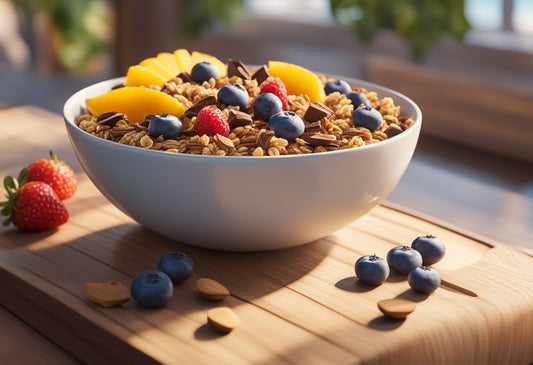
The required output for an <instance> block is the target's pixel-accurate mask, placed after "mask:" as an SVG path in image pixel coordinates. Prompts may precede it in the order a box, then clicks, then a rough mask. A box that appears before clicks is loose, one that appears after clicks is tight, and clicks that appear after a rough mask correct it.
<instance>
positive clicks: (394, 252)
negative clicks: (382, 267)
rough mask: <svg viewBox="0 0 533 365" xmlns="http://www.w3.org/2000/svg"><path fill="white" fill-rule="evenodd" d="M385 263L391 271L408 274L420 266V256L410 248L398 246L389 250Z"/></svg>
mask: <svg viewBox="0 0 533 365" xmlns="http://www.w3.org/2000/svg"><path fill="white" fill-rule="evenodd" d="M387 262H388V263H389V266H390V268H391V269H392V270H394V271H397V272H399V273H400V274H408V273H409V271H411V270H413V269H415V268H417V267H419V266H421V265H422V255H421V254H420V252H418V251H417V250H413V249H412V248H411V247H407V246H398V247H394V248H391V249H390V250H389V252H388V253H387Z"/></svg>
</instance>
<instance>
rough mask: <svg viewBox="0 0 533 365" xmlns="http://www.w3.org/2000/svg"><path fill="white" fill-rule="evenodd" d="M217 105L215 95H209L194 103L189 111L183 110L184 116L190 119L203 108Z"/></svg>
mask: <svg viewBox="0 0 533 365" xmlns="http://www.w3.org/2000/svg"><path fill="white" fill-rule="evenodd" d="M216 104H217V97H216V96H215V95H209V96H206V97H204V98H202V99H200V100H198V101H197V102H196V104H194V105H193V106H191V107H190V108H189V109H187V110H185V113H183V115H185V116H186V117H187V118H192V117H195V116H197V115H198V113H199V112H200V110H202V109H203V108H205V107H206V106H209V105H216Z"/></svg>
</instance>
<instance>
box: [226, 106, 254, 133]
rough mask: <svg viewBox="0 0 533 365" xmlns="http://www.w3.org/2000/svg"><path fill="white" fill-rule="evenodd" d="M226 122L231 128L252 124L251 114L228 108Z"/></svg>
mask: <svg viewBox="0 0 533 365" xmlns="http://www.w3.org/2000/svg"><path fill="white" fill-rule="evenodd" d="M228 123H229V127H230V128H231V129H233V128H236V127H242V126H245V125H249V124H252V116H251V115H250V114H248V113H245V112H241V111H239V110H230V112H229V117H228Z"/></svg>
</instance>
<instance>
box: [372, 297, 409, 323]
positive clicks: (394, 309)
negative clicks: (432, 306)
mask: <svg viewBox="0 0 533 365" xmlns="http://www.w3.org/2000/svg"><path fill="white" fill-rule="evenodd" d="M378 308H379V310H380V311H382V312H383V314H385V315H386V316H388V317H391V318H395V319H404V318H405V317H407V316H408V315H409V314H410V313H412V312H413V311H414V310H415V308H416V304H415V303H414V302H411V301H409V300H405V299H384V300H380V301H379V302H378Z"/></svg>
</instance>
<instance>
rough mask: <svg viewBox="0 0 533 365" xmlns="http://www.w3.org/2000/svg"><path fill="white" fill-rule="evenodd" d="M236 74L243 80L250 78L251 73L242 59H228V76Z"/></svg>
mask: <svg viewBox="0 0 533 365" xmlns="http://www.w3.org/2000/svg"><path fill="white" fill-rule="evenodd" d="M232 76H237V77H240V78H241V79H243V80H250V79H251V78H252V75H251V74H250V70H248V67H246V65H245V64H244V63H242V61H239V60H228V77H232Z"/></svg>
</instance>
